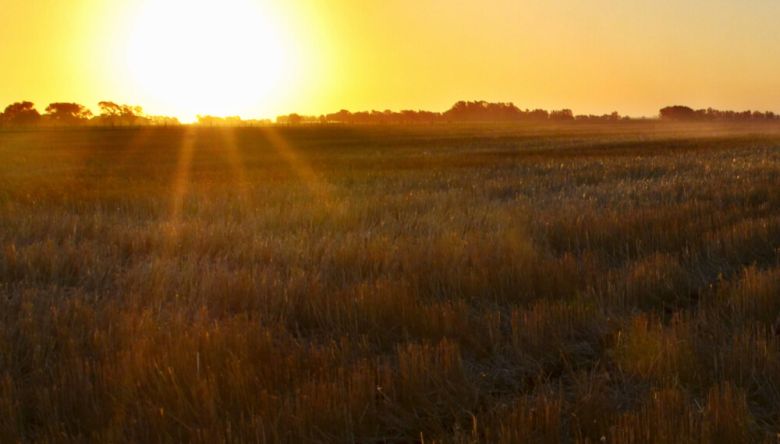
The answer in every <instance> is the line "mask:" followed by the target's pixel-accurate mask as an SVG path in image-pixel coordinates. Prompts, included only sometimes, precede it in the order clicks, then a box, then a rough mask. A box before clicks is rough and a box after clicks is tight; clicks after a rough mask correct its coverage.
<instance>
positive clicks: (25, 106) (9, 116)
mask: <svg viewBox="0 0 780 444" xmlns="http://www.w3.org/2000/svg"><path fill="white" fill-rule="evenodd" d="M40 120H41V114H40V113H39V112H38V110H36V109H35V105H34V104H33V103H32V102H16V103H13V104H11V105H8V106H7V107H6V108H5V111H3V114H2V119H0V121H1V122H2V123H3V124H5V125H11V126H26V125H35V124H36V123H38V122H39V121H40Z"/></svg>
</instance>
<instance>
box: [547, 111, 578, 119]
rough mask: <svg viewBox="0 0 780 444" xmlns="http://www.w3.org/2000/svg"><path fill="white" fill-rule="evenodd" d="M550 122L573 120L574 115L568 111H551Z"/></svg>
mask: <svg viewBox="0 0 780 444" xmlns="http://www.w3.org/2000/svg"><path fill="white" fill-rule="evenodd" d="M550 120H574V113H573V112H572V111H571V110H570V109H562V110H560V111H552V112H551V113H550Z"/></svg>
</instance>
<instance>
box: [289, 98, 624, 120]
mask: <svg viewBox="0 0 780 444" xmlns="http://www.w3.org/2000/svg"><path fill="white" fill-rule="evenodd" d="M626 118H627V117H622V116H620V115H619V114H618V113H617V112H613V113H611V114H604V115H575V114H574V113H573V112H572V110H570V109H562V110H556V111H547V110H544V109H534V110H529V109H525V110H522V109H520V108H518V107H517V106H516V105H515V104H514V103H511V102H486V101H484V100H478V101H463V100H462V101H459V102H457V103H455V104H454V105H453V106H452V107H451V108H450V109H448V110H447V111H445V112H443V113H441V112H434V111H423V110H403V111H391V110H385V111H377V110H374V111H360V112H354V113H353V112H350V111H348V110H345V109H342V110H341V111H338V112H336V113H331V114H323V115H320V116H303V115H300V114H297V113H292V114H286V115H283V116H279V117H277V118H276V122H277V123H281V124H290V125H296V124H305V123H347V124H408V123H455V122H523V121H526V122H540V121H575V120H581V121H604V122H612V121H617V120H621V119H626Z"/></svg>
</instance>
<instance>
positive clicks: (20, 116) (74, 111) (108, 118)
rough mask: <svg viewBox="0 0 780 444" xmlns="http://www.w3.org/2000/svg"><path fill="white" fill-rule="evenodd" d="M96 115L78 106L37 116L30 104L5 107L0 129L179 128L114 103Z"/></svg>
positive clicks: (170, 120)
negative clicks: (35, 127)
mask: <svg viewBox="0 0 780 444" xmlns="http://www.w3.org/2000/svg"><path fill="white" fill-rule="evenodd" d="M98 107H99V109H100V114H98V115H94V114H93V113H92V111H90V110H89V108H87V107H85V106H84V105H80V104H78V103H70V102H55V103H50V104H49V106H47V107H46V109H45V110H44V113H43V114H41V113H40V112H38V110H37V109H35V105H34V104H33V103H32V102H28V101H23V102H16V103H13V104H11V105H8V106H7V107H6V108H5V110H4V111H3V112H2V113H0V126H8V127H33V126H50V127H58V126H87V125H89V126H151V125H155V126H159V125H165V126H168V125H179V124H180V123H179V120H178V119H176V118H175V117H167V116H150V115H145V114H144V112H143V109H142V108H141V107H140V106H131V105H120V104H117V103H114V102H100V103H98Z"/></svg>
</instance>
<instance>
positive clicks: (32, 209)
mask: <svg viewBox="0 0 780 444" xmlns="http://www.w3.org/2000/svg"><path fill="white" fill-rule="evenodd" d="M779 314H780V127H776V126H771V125H769V124H767V125H749V124H741V125H736V126H735V125H732V126H731V127H728V126H705V125H697V126H690V127H686V126H680V125H673V124H666V125H661V124H659V123H653V122H644V123H641V122H640V123H619V124H592V125H589V124H569V125H565V126H560V127H554V126H549V127H532V126H482V127H460V126H419V127H384V128H382V127H340V126H322V127H320V126H313V127H300V128H292V127H290V128H284V127H276V128H254V129H209V128H194V127H191V128H190V127H185V128H156V129H155V128H147V129H71V130H49V131H10V130H6V131H2V132H0V442H9V443H10V442H52V443H54V442H57V443H59V442H149V443H153V442H209V443H219V442H261V443H264V442H267V443H276V442H287V443H303V442H323V443H330V442H344V443H371V442H377V443H379V442H382V443H384V442H386V443H408V442H425V443H434V442H439V443H515V442H517V443H520V442H540V443H559V442H563V443H585V442H591V443H600V442H613V443H673V442H680V443H699V442H723V443H737V442H775V441H776V439H777V438H776V435H777V433H778V432H780V336H778V334H779V333H780V331H779V330H780V328H779V327H780V326H775V325H774V324H775V322H776V321H777V319H778V315H779Z"/></svg>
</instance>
